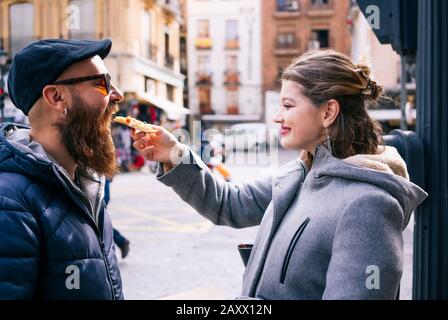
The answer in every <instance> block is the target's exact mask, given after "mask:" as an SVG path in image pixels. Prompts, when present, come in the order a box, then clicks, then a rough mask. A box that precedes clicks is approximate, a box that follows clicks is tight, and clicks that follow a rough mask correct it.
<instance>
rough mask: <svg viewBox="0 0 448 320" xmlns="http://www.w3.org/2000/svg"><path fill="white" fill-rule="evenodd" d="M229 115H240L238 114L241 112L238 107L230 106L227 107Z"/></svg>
mask: <svg viewBox="0 0 448 320" xmlns="http://www.w3.org/2000/svg"><path fill="white" fill-rule="evenodd" d="M227 114H228V115H238V114H240V110H239V108H238V106H237V105H229V106H227Z"/></svg>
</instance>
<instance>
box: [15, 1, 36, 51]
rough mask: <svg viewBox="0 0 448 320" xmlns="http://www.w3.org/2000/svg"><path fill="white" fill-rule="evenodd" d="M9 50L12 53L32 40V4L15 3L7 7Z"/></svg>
mask: <svg viewBox="0 0 448 320" xmlns="http://www.w3.org/2000/svg"><path fill="white" fill-rule="evenodd" d="M9 10H10V11H9V17H10V20H9V21H10V36H9V39H10V51H11V54H12V55H14V54H16V53H17V52H19V51H20V50H22V49H23V48H24V47H26V46H27V45H28V44H29V43H31V42H32V41H33V40H34V6H33V4H32V3H29V2H25V3H17V4H13V5H11V6H10V8H9Z"/></svg>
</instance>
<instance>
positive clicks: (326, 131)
mask: <svg viewBox="0 0 448 320" xmlns="http://www.w3.org/2000/svg"><path fill="white" fill-rule="evenodd" d="M325 134H326V139H325V142H324V145H325V147H326V148H327V149H328V151H330V153H331V154H333V147H332V146H331V139H330V135H329V134H328V128H325Z"/></svg>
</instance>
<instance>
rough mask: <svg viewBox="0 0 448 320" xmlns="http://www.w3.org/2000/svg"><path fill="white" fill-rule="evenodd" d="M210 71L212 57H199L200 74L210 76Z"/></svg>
mask: <svg viewBox="0 0 448 320" xmlns="http://www.w3.org/2000/svg"><path fill="white" fill-rule="evenodd" d="M210 70H211V65H210V56H198V72H199V73H200V74H209V73H210Z"/></svg>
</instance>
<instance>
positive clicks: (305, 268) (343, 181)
mask: <svg viewBox="0 0 448 320" xmlns="http://www.w3.org/2000/svg"><path fill="white" fill-rule="evenodd" d="M381 94H382V87H381V86H379V85H378V84H377V83H376V82H375V81H374V80H373V79H372V78H371V77H370V69H369V67H368V66H366V65H362V64H358V65H356V64H354V63H353V62H352V61H351V60H350V59H349V58H348V57H347V56H345V55H343V54H340V53H337V52H335V51H321V52H320V51H312V52H308V53H306V54H304V55H303V56H301V57H299V58H297V59H296V60H295V61H294V62H293V63H292V64H291V65H290V66H289V67H287V68H286V69H285V71H284V72H283V75H282V89H281V106H280V109H279V111H278V114H277V115H276V117H275V122H276V123H277V124H278V125H279V126H280V134H281V145H282V146H283V147H284V148H287V149H293V150H297V151H298V152H299V150H301V152H302V153H301V156H300V158H298V159H297V160H295V161H292V162H291V163H289V164H286V165H285V166H283V167H281V168H280V169H279V171H278V173H277V174H276V175H273V176H271V177H265V178H261V179H260V180H258V181H256V182H253V183H243V184H230V183H222V182H220V181H219V180H217V179H216V178H215V177H214V176H213V174H211V172H210V171H209V169H208V168H207V166H206V165H205V164H204V163H203V162H202V161H201V159H200V157H198V156H197V155H196V154H195V153H194V152H192V151H191V150H190V149H189V148H188V147H187V146H184V145H182V144H180V143H179V142H178V141H177V140H176V139H175V137H174V136H172V135H170V134H169V133H168V132H167V131H166V130H164V129H163V128H160V127H158V128H157V127H156V128H157V129H158V131H159V132H158V133H157V134H151V135H145V134H143V133H139V134H134V135H133V138H134V139H135V142H134V147H135V148H137V149H138V150H141V152H142V154H144V155H145V157H147V158H148V159H150V160H157V161H160V162H162V164H163V165H162V166H159V172H158V174H157V179H158V180H159V181H161V182H162V183H164V184H166V185H167V186H170V187H171V188H172V189H173V190H174V191H175V192H176V193H177V194H178V195H179V196H180V197H181V198H182V199H183V200H184V201H186V202H188V203H189V204H190V205H191V206H192V207H194V208H195V209H196V210H197V211H198V212H199V213H200V214H201V215H203V216H204V217H206V218H207V219H209V220H210V221H212V222H213V223H214V224H217V225H227V226H230V227H234V228H245V227H252V226H256V225H260V227H259V233H258V236H257V238H256V240H255V243H254V246H253V249H252V252H251V254H250V258H249V261H248V263H247V267H246V272H245V274H244V277H243V288H242V293H241V296H242V297H244V298H253V299H280V300H282V299H299V300H301V299H395V298H396V296H397V292H398V288H399V284H400V280H401V276H402V273H403V235H402V232H403V230H404V229H405V228H406V226H407V224H408V222H409V219H410V216H411V214H412V212H413V211H414V210H415V209H416V207H417V206H418V205H419V204H420V203H422V201H423V200H424V199H425V198H426V197H427V194H426V193H425V192H424V191H423V190H422V189H421V188H419V187H418V186H417V185H415V184H413V183H411V182H410V181H409V176H408V172H407V169H406V164H405V162H404V161H403V159H402V158H401V157H400V155H399V154H398V152H397V150H396V149H395V148H391V147H385V146H383V142H382V131H381V127H380V125H379V123H377V122H376V121H374V120H373V119H371V118H370V116H369V114H368V112H367V108H368V107H369V106H370V105H372V104H375V103H377V101H378V99H379V98H380V97H381ZM148 205H149V204H148Z"/></svg>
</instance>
